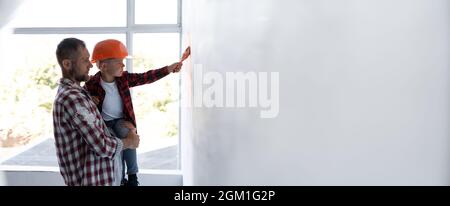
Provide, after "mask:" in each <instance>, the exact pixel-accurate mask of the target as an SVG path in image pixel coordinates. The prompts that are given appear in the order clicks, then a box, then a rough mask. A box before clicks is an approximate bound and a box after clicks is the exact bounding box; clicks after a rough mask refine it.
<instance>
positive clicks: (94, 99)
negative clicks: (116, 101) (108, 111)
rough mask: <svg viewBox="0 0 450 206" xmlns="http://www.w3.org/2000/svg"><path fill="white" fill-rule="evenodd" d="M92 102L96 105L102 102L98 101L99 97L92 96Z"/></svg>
mask: <svg viewBox="0 0 450 206" xmlns="http://www.w3.org/2000/svg"><path fill="white" fill-rule="evenodd" d="M91 98H92V101H94V103H95V105H98V104H99V103H100V100H99V99H98V97H97V96H91Z"/></svg>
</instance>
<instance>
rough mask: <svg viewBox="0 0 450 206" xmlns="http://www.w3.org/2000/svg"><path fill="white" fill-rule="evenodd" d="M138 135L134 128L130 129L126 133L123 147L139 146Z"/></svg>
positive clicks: (134, 147)
mask: <svg viewBox="0 0 450 206" xmlns="http://www.w3.org/2000/svg"><path fill="white" fill-rule="evenodd" d="M139 141H140V139H139V135H138V134H137V133H136V129H130V131H129V132H128V135H127V137H126V138H125V139H123V140H122V142H123V149H136V148H138V147H139Z"/></svg>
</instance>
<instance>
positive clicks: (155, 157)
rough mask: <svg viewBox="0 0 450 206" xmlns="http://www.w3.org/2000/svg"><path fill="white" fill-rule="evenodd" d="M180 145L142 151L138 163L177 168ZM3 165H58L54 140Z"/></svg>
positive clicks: (45, 141) (144, 165)
mask: <svg viewBox="0 0 450 206" xmlns="http://www.w3.org/2000/svg"><path fill="white" fill-rule="evenodd" d="M177 154H178V146H177V145H172V146H168V147H164V148H159V149H156V150H152V151H147V152H143V153H140V152H139V150H138V165H139V168H140V169H163V170H171V169H177V165H178V158H177ZM1 164H2V165H23V166H55V167H57V166H58V162H57V159H56V151H55V145H54V140H53V139H52V138H48V139H46V140H44V141H42V142H40V143H39V144H36V145H34V146H33V147H31V148H30V149H27V150H25V151H23V152H21V153H19V154H17V155H15V156H13V157H11V158H9V159H7V160H5V161H3V162H2V163H1Z"/></svg>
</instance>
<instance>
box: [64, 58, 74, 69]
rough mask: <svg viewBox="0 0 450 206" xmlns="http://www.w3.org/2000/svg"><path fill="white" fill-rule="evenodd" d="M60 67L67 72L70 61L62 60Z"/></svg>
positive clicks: (70, 64)
mask: <svg viewBox="0 0 450 206" xmlns="http://www.w3.org/2000/svg"><path fill="white" fill-rule="evenodd" d="M62 65H63V67H64V69H65V70H68V69H69V68H70V67H71V66H72V61H70V59H64V60H62Z"/></svg>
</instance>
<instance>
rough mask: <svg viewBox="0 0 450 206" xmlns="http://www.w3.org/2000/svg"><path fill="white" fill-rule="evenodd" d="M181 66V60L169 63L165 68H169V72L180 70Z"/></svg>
mask: <svg viewBox="0 0 450 206" xmlns="http://www.w3.org/2000/svg"><path fill="white" fill-rule="evenodd" d="M181 66H183V63H182V62H175V63H173V64H171V65H170V66H169V67H168V68H167V69H168V70H169V73H172V72H179V71H180V70H181Z"/></svg>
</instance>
